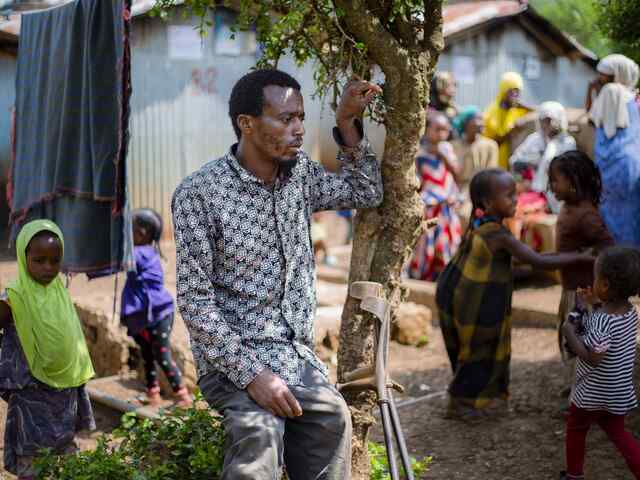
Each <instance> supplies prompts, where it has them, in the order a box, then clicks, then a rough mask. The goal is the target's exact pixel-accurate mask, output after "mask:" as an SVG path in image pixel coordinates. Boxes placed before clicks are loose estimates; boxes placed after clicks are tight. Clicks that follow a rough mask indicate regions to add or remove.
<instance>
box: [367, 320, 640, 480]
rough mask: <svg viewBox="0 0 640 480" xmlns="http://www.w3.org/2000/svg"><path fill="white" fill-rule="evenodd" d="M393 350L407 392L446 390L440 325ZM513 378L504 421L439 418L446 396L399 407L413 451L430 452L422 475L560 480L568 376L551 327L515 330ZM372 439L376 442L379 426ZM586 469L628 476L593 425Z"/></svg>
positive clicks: (639, 417) (634, 422) (598, 476)
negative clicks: (418, 345) (421, 342)
mask: <svg viewBox="0 0 640 480" xmlns="http://www.w3.org/2000/svg"><path fill="white" fill-rule="evenodd" d="M391 355H392V366H393V371H394V372H395V375H394V376H395V378H396V379H397V380H400V381H401V383H403V384H404V385H405V387H407V388H408V394H409V395H410V396H412V397H420V396H425V395H429V394H433V393H438V392H443V391H444V390H445V389H446V387H447V384H448V382H449V381H450V379H451V373H450V367H449V363H448V360H447V357H446V352H445V349H444V345H443V342H442V336H441V335H440V332H439V330H438V329H437V328H436V329H434V330H433V331H432V335H431V341H430V343H429V344H428V345H427V346H426V347H424V348H422V349H415V348H409V347H402V346H399V345H396V346H394V348H393V350H392V353H391ZM637 373H638V372H636V374H637ZM511 377H512V381H511V396H512V398H511V402H510V407H509V412H508V414H507V415H506V416H505V417H503V418H499V419H493V420H483V421H482V422H481V423H478V424H468V423H464V422H460V421H455V420H447V419H444V418H443V417H444V411H445V407H446V397H445V396H444V395H443V396H434V398H432V399H431V400H427V401H422V402H418V403H414V404H412V405H407V406H405V407H401V408H400V409H399V411H400V417H401V419H402V423H403V426H404V430H405V435H406V438H407V442H408V444H409V448H410V450H411V452H412V454H413V455H416V456H418V457H422V456H427V455H431V456H433V463H432V467H431V470H430V471H429V473H428V474H427V476H426V477H425V478H428V479H433V480H456V479H465V480H475V479H477V480H525V479H526V480H534V479H535V480H540V479H557V478H558V476H559V475H558V472H559V471H560V470H561V469H563V468H564V443H563V442H564V417H563V416H562V413H561V409H562V405H563V399H562V396H561V391H562V389H563V388H564V387H565V386H566V380H565V379H566V378H567V377H566V375H565V374H564V373H563V368H562V364H561V362H560V356H559V354H558V352H557V340H556V333H555V331H553V330H550V329H530V328H516V329H515V330H514V332H513V361H512V366H511ZM636 377H637V378H638V375H636ZM637 384H638V382H636V385H637ZM398 400H400V398H398ZM627 426H628V428H630V429H631V430H632V431H633V432H635V434H636V436H638V435H639V434H640V414H639V413H638V412H637V411H636V412H634V413H632V414H631V415H630V416H629V419H628V423H627ZM374 436H375V438H376V439H378V440H381V436H380V431H379V429H378V428H376V431H375V434H374ZM585 474H586V478H587V479H592V480H625V479H632V478H633V476H632V475H631V474H630V473H629V472H628V471H627V467H626V464H625V463H624V461H623V460H622V459H621V457H620V456H619V455H618V453H617V451H616V450H615V448H614V447H613V445H612V444H611V443H609V441H608V439H607V438H606V436H605V435H604V434H603V433H602V432H601V431H599V430H598V428H597V427H595V428H594V429H593V431H592V432H590V434H589V437H588V442H587V461H586V471H585Z"/></svg>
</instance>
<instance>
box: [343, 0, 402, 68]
mask: <svg viewBox="0 0 640 480" xmlns="http://www.w3.org/2000/svg"><path fill="white" fill-rule="evenodd" d="M335 4H336V5H337V6H338V7H340V9H341V10H342V11H343V12H344V16H343V19H344V22H345V24H346V25H348V28H349V31H350V32H351V33H352V34H353V35H355V37H356V38H357V39H358V40H360V41H361V42H363V43H364V44H365V45H366V46H367V51H368V52H369V57H370V58H371V60H373V61H374V62H375V63H377V64H378V65H380V67H381V68H382V69H383V70H391V69H393V68H396V69H397V68H398V67H401V66H402V65H403V64H406V63H407V62H408V60H409V59H408V55H407V51H406V49H404V48H402V46H401V45H400V43H399V42H398V40H397V39H396V38H395V37H394V36H393V35H392V34H391V33H390V32H389V31H387V30H386V29H385V28H384V26H383V25H382V23H381V21H380V19H379V18H378V17H376V16H375V15H373V14H372V13H371V12H370V11H369V9H368V8H367V6H366V3H365V2H364V1H363V0H352V1H349V0H335Z"/></svg>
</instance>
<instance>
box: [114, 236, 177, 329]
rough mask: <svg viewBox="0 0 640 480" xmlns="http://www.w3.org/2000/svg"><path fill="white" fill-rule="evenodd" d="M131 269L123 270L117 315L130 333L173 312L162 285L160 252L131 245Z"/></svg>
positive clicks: (169, 296)
mask: <svg viewBox="0 0 640 480" xmlns="http://www.w3.org/2000/svg"><path fill="white" fill-rule="evenodd" d="M134 256H135V260H136V270H137V271H135V272H128V273H127V283H126V284H125V286H124V289H123V290H122V305H121V310H120V316H121V318H122V321H123V323H125V324H126V325H127V327H128V329H129V334H131V335H134V334H136V333H139V331H140V330H142V329H144V328H146V327H148V326H150V325H153V324H155V323H157V322H158V321H160V320H162V319H164V318H166V317H168V316H169V315H171V314H172V313H173V310H174V307H173V298H172V297H171V295H170V294H169V292H168V291H167V289H166V288H164V273H163V272H162V265H161V263H160V255H159V254H158V252H157V251H156V249H155V248H154V247H152V246H150V245H143V246H139V247H135V249H134Z"/></svg>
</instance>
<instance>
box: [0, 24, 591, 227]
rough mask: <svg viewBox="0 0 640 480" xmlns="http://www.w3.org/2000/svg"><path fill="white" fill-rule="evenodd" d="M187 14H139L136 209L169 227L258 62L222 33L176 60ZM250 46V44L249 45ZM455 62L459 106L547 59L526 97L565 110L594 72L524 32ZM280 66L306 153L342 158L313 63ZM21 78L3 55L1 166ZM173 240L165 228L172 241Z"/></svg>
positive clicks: (216, 152) (448, 56) (501, 33)
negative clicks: (464, 66) (301, 113)
mask: <svg viewBox="0 0 640 480" xmlns="http://www.w3.org/2000/svg"><path fill="white" fill-rule="evenodd" d="M179 13H180V12H177V14H176V15H174V17H173V19H172V20H170V21H169V22H166V23H165V22H162V21H160V20H159V19H155V18H150V17H136V18H134V20H133V25H132V34H131V41H132V87H133V96H132V99H131V106H132V114H131V123H130V133H131V141H130V149H129V160H128V168H129V172H128V175H129V191H130V198H131V204H132V206H133V207H134V208H135V207H142V206H148V207H152V208H154V209H156V210H158V211H159V212H160V213H161V214H162V216H163V218H164V219H165V223H166V225H167V226H170V225H171V219H170V202H171V196H172V194H173V191H174V189H175V187H176V186H177V184H178V183H179V182H180V181H181V180H182V178H184V177H185V176H186V175H188V174H189V173H191V172H192V171H194V170H196V169H197V168H199V167H200V166H201V165H203V164H204V163H206V162H207V161H209V160H212V159H215V158H218V157H219V156H221V155H223V154H224V153H225V152H226V151H227V150H228V148H229V147H230V145H231V144H233V143H234V142H235V135H234V133H233V131H232V128H231V124H230V122H229V118H228V114H227V112H228V106H227V102H228V98H229V95H230V93H231V88H232V87H233V84H234V83H235V82H236V81H237V79H239V78H240V77H241V76H242V75H244V74H245V73H246V72H247V71H249V69H250V68H251V67H253V66H254V64H255V61H256V54H255V53H254V52H253V51H251V49H246V50H247V51H246V52H245V53H242V52H240V53H238V52H235V54H233V55H230V54H225V51H224V49H222V51H220V49H219V48H218V49H216V41H220V40H221V38H222V37H221V38H218V39H216V35H215V34H212V35H210V36H208V37H206V38H205V39H204V40H203V41H202V53H201V58H193V59H189V58H175V52H174V54H173V55H172V54H171V52H170V48H173V47H175V45H173V47H172V46H171V45H170V38H169V37H170V34H169V33H168V32H169V30H170V28H171V27H175V26H184V27H191V26H193V25H195V20H194V19H191V18H187V19H184V18H182V16H181V15H180V14H179ZM232 20H233V19H232V17H231V16H230V14H229V13H228V12H227V13H225V12H221V13H220V15H219V16H217V17H216V23H217V25H218V26H220V25H228V24H229V23H230V22H232ZM222 33H224V32H222ZM227 33H228V32H227ZM173 41H174V43H175V38H174V39H173ZM238 41H240V40H238ZM243 41H244V43H245V44H246V43H247V41H246V39H244V40H243ZM229 45H230V44H228V46H229ZM183 47H184V45H183ZM231 49H232V50H233V49H234V47H233V45H231ZM187 56H188V55H187ZM456 56H461V57H467V58H469V57H471V58H472V59H473V65H474V73H475V80H474V81H473V82H472V83H468V84H467V83H464V82H459V83H460V84H459V90H458V98H457V102H458V104H460V105H465V104H471V103H473V104H476V105H478V106H480V107H483V108H484V107H485V106H486V105H488V104H489V102H491V101H492V100H493V98H494V97H495V94H496V91H497V87H498V79H499V78H500V76H501V74H502V73H503V72H505V71H507V70H510V69H514V70H516V71H519V72H521V73H525V62H526V61H527V59H528V58H536V59H539V60H540V63H541V66H542V71H541V72H540V73H541V76H540V78H539V79H527V80H526V88H525V99H526V100H527V101H529V102H531V103H540V102H542V101H545V100H552V99H553V100H559V101H561V102H563V103H564V104H565V105H567V106H580V105H581V103H582V100H583V96H584V92H585V91H586V86H587V83H588V82H589V80H590V79H591V78H592V76H593V74H594V73H593V70H591V69H590V67H589V66H587V65H586V64H585V63H584V62H581V61H575V62H571V61H570V60H568V59H565V58H556V57H553V56H551V55H550V54H549V53H548V52H546V51H544V50H542V49H541V48H540V47H539V46H538V44H537V43H535V42H534V41H533V39H532V38H531V37H530V36H528V35H527V34H526V33H525V32H524V31H523V30H522V28H520V27H518V26H516V25H506V26H504V27H501V28H498V29H494V30H491V31H489V32H486V33H483V34H481V35H478V36H475V37H472V38H469V39H467V40H465V41H460V42H456V43H455V44H453V45H452V46H451V47H450V48H448V49H447V51H446V52H445V53H444V54H443V55H442V56H441V60H440V64H439V68H440V69H442V70H451V69H452V67H453V60H454V58H455V57H456ZM279 67H280V68H282V69H283V70H285V71H288V72H290V73H292V74H293V75H294V76H295V77H296V78H297V79H298V80H299V81H300V83H301V84H302V87H303V95H304V98H305V107H306V111H307V122H306V129H307V135H306V138H305V150H306V151H307V152H308V153H309V154H311V155H312V157H313V158H316V159H320V160H321V161H323V162H324V163H331V160H332V158H333V157H334V156H335V151H336V148H335V145H334V142H333V139H332V137H331V127H333V125H334V120H333V113H332V112H331V110H330V108H328V107H326V108H324V109H323V108H322V105H321V104H320V102H319V101H317V100H314V99H312V93H313V92H314V83H313V75H312V73H313V69H312V66H311V65H307V66H305V67H304V68H302V69H298V68H297V67H296V66H295V65H294V64H293V63H292V62H291V61H290V60H289V59H284V60H283V61H282V62H281V64H280V65H279ZM14 79H15V59H14V58H10V57H8V56H3V55H2V54H0V85H1V88H0V166H3V168H6V166H7V165H8V158H9V157H8V151H9V150H8V148H9V140H8V136H9V134H8V132H9V107H10V106H11V105H12V104H13V101H14V96H15V94H14V81H15V80H14ZM367 133H368V136H369V137H370V139H371V141H372V144H373V145H374V147H375V148H376V150H377V151H378V153H379V154H382V149H383V145H384V128H382V127H373V126H370V127H369V128H367ZM170 234H171V232H170V228H167V235H170Z"/></svg>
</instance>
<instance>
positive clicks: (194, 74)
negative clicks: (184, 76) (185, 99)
mask: <svg viewBox="0 0 640 480" xmlns="http://www.w3.org/2000/svg"><path fill="white" fill-rule="evenodd" d="M216 76H217V72H216V69H215V68H214V67H209V68H207V69H202V68H194V69H193V70H192V71H191V83H192V84H193V86H194V87H196V90H197V91H198V92H201V93H206V94H209V95H212V94H213V93H215V91H216V88H215V84H216Z"/></svg>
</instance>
